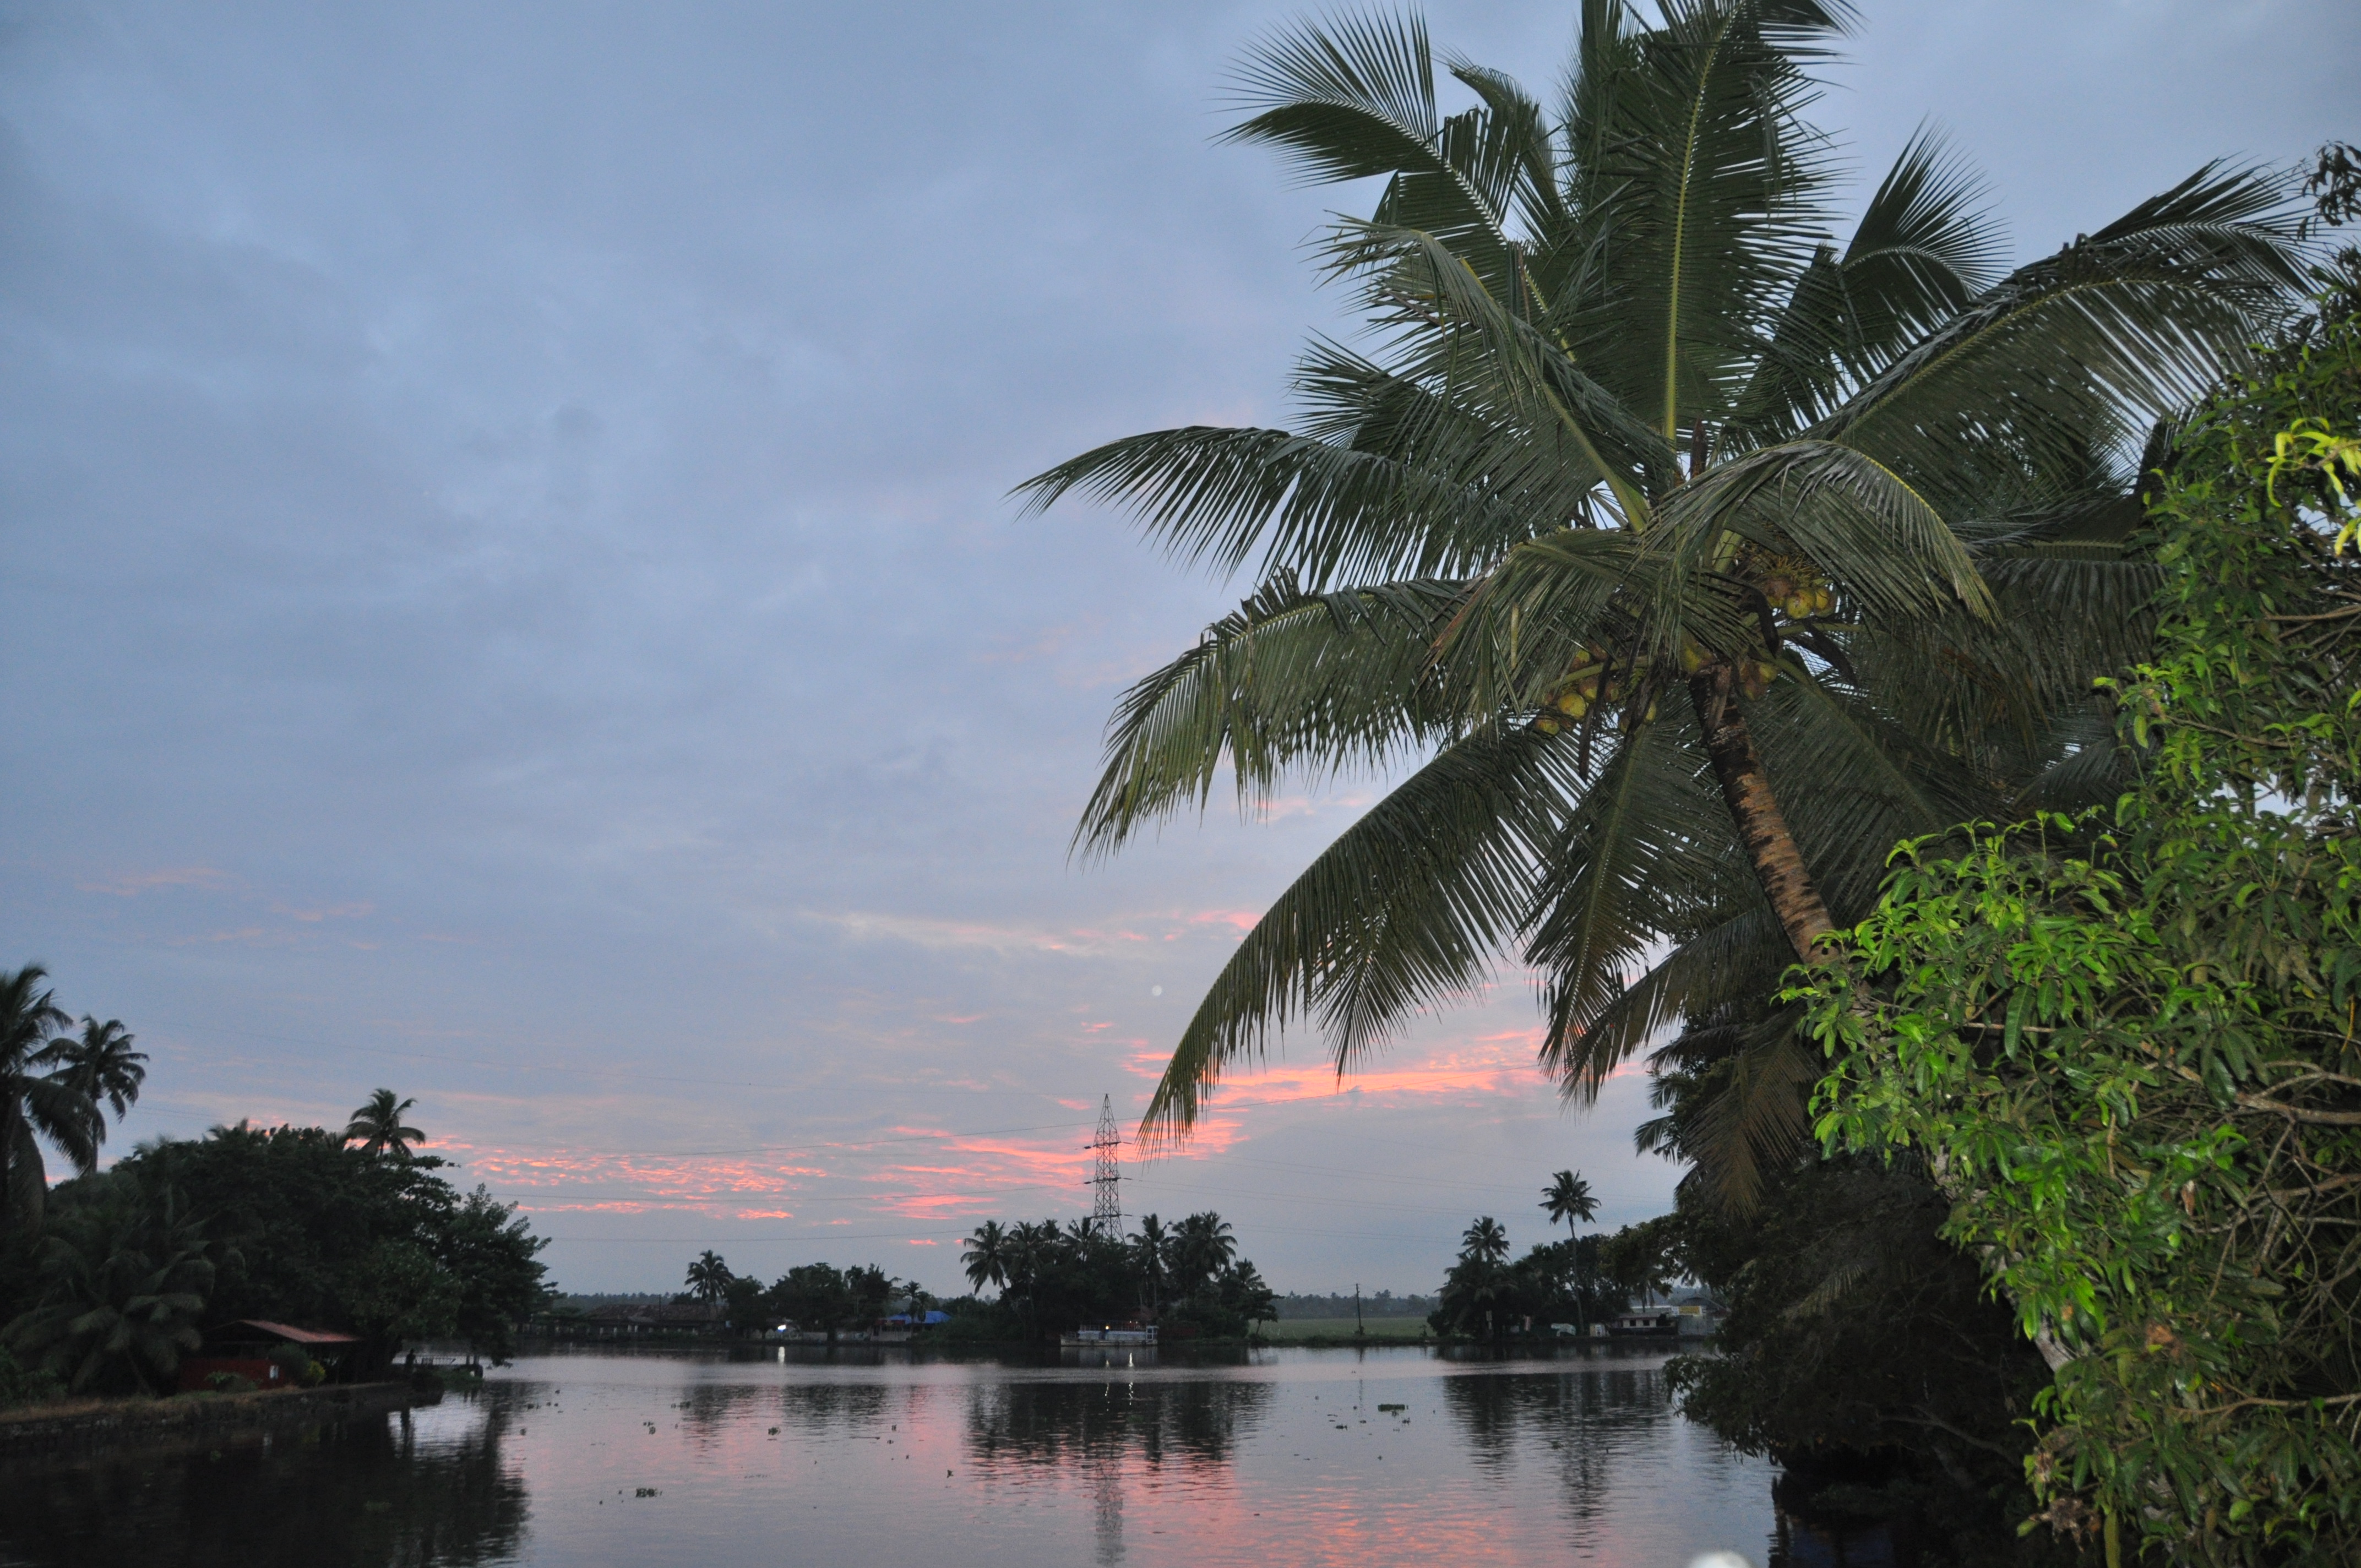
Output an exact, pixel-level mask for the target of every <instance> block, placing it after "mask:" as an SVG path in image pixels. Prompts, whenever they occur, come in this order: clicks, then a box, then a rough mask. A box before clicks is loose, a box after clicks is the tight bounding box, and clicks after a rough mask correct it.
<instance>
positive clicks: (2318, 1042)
mask: <svg viewBox="0 0 2361 1568" xmlns="http://www.w3.org/2000/svg"><path fill="white" fill-rule="evenodd" d="M2356 428H2361V324H2356V321H2355V320H2354V319H2353V318H2352V317H2351V316H2350V315H2349V314H2345V315H2337V314H2333V313H2332V314H2331V315H2330V316H2329V317H2328V318H2327V319H2326V320H2324V321H2323V322H2321V323H2317V324H2316V325H2315V326H2313V327H2312V328H2311V329H2309V330H2306V331H2303V332H2301V333H2298V334H2294V335H2293V336H2291V337H2290V339H2289V341H2288V343H2287V345H2286V346H2284V347H2283V348H2281V349H2279V350H2278V351H2276V352H2274V353H2272V354H2270V355H2268V356H2266V357H2265V358H2264V359H2263V361H2262V362H2261V363H2260V364H2259V365H2258V366H2257V368H2256V369H2255V370H2254V371H2253V372H2252V373H2250V374H2246V375H2241V376H2239V377H2237V378H2235V380H2234V381H2233V382H2232V384H2231V385H2230V386H2229V388H2228V389H2227V390H2225V391H2224V393H2223V394H2221V395H2220V396H2218V397H2217V398H2215V399H2214V400H2213V401H2212V402H2211V403H2210V404H2209V405H2208V406H2207V407H2206V408H2205V409H2204V410H2203V411H2202V413H2201V414H2200V415H2199V416H2198V417H2197V418H2196V419H2195V420H2194V421H2193V422H2191V424H2190V425H2189V426H2188V427H2187V428H2186V429H2184V430H2183V431H2182V432H2181V433H2180V435H2179V438H2178V441H2177V443H2176V451H2175V452H2174V454H2173V455H2172V457H2171V460H2170V462H2169V464H2168V465H2167V466H2165V468H2164V474H2163V483H2162V487H2161V488H2160V490H2159V491H2158V494H2157V495H2156V497H2155V498H2154V500H2153V503H2152V506H2151V519H2152V523H2153V543H2154V550H2155V554H2156V558H2157V560H2158V564H2159V565H2161V566H2162V567H2163V568H2164V569H2165V571H2166V573H2167V577H2166V587H2165V589H2164V591H2163V593H2162V595H2161V597H2160V598H2159V601H2158V610H2159V620H2158V630H2157V647H2156V654H2155V657H2154V658H2153V659H2152V660H2151V661H2150V662H2147V663H2143V664H2141V665H2139V666H2137V667H2136V669H2135V670H2134V671H2133V672H2132V674H2130V676H2129V677H2128V678H2127V679H2125V681H2123V682H2122V683H2121V685H2119V687H2118V689H2117V696H2118V699H2119V713H2118V721H2119V725H2120V729H2121V732H2122V740H2123V741H2124V742H2125V745H2126V746H2127V747H2128V748H2130V749H2131V751H2132V752H2133V754H2134V755H2135V756H2136V761H2137V766H2138V769H2139V783H2138V787H2136V788H2135V789H2132V790H2131V791H2129V792H2128V793H2126V794H2125V795H2123V796H2122V798H2121V799H2120V800H2119V801H2118V802H2117V803H2116V805H2115V806H2114V809H2113V810H2112V811H2110V812H2102V813H2094V814H2084V815H2058V814H2047V815H2044V816H2041V817H2038V818H2037V819H2034V820H2031V821H2028V822H2026V823H2024V824H2022V825H2019V826H2016V827H2013V828H2004V829H1982V830H1979V831H1977V832H1976V833H1974V834H1973V835H1972V837H1971V840H1970V841H1969V842H1968V843H1967V845H1966V847H1965V849H1964V850H1960V849H1957V848H1938V847H1937V846H1934V845H1930V844H1925V843H1921V844H1915V845H1912V846H1909V847H1907V848H1906V849H1905V851H1904V852H1903V853H1902V854H1901V856H1900V857H1899V859H1898V865H1897V869H1896V870H1895V872H1894V874H1893V876H1892V878H1891V880H1890V882H1889V883H1888V887H1887V891H1886V893H1885V895H1884V897H1883V900H1882V902H1881V903H1880V904H1879V905H1878V906H1877V908H1876V910H1875V911H1874V913H1873V914H1872V916H1870V917H1869V918H1868V919H1867V920H1865V921H1864V922H1862V923H1861V926H1860V927H1858V929H1857V930H1855V931H1854V932H1853V933H1851V934H1850V937H1849V938H1847V940H1846V942H1845V944H1844V952H1845V955H1846V958H1847V960H1848V961H1847V962H1846V963H1844V964H1842V965H1839V966H1836V967H1833V968H1831V969H1830V970H1828V971H1827V972H1826V973H1824V974H1822V975H1820V976H1818V977H1817V978H1816V979H1814V980H1812V981H1810V982H1809V983H1803V984H1799V985H1798V986H1797V988H1796V989H1795V991H1794V992H1791V995H1792V996H1793V997H1794V998H1795V999H1796V1000H1799V1001H1801V1002H1802V1003H1805V1004H1806V1006H1807V1008H1808V1011H1809V1018H1810V1023H1811V1027H1812V1029H1813V1030H1814V1031H1815V1033H1816V1034H1817V1037H1818V1038H1819V1039H1820V1040H1821V1042H1822V1043H1823V1044H1824V1046H1825V1047H1826V1048H1827V1049H1828V1052H1829V1054H1830V1056H1831V1058H1832V1064H1831V1067H1830V1069H1829V1073H1828V1078H1827V1080H1826V1081H1825V1082H1824V1083H1823V1085H1822V1087H1821V1095H1822V1102H1821V1103H1822V1109H1823V1115H1822V1118H1821V1121H1820V1123H1819V1131H1820V1133H1821V1135H1822V1136H1823V1137H1824V1138H1825V1139H1826V1140H1827V1141H1828V1144H1829V1145H1830V1146H1832V1147H1848V1148H1855V1149H1861V1150H1872V1151H1873V1150H1900V1149H1907V1150H1912V1151H1916V1154H1917V1155H1918V1156H1919V1157H1923V1158H1924V1160H1925V1161H1926V1164H1927V1168H1928V1169H1929V1170H1930V1171H1931V1172H1932V1173H1933V1174H1934V1175H1935V1177H1936V1179H1937V1180H1938V1183H1939V1184H1940V1185H1941V1187H1942V1189H1943V1190H1944V1192H1945V1194H1946V1195H1947V1196H1948V1197H1949V1199H1950V1200H1951V1201H1952V1210H1951V1214H1950V1218H1949V1224H1948V1226H1947V1234H1949V1235H1950V1236H1951V1237H1952V1238H1954V1239H1955V1240H1957V1241H1958V1242H1959V1243H1960V1244H1961V1245H1964V1246H1966V1247H1968V1248H1970V1249H1971V1250H1972V1251H1973V1252H1974V1253H1975V1255H1977V1256H1979V1257H1980V1258H1981V1260H1982V1266H1983V1267H1984V1269H1985V1272H1986V1274H1987V1275H1988V1277H1990V1279H1991V1280H1992V1281H1993V1284H1994V1285H1995V1286H1996V1287H1997V1288H2000V1289H2001V1290H2003V1291H2004V1293H2005V1295H2006V1298H2007V1299H2008V1300H2009V1301H2010V1302H2011V1303H2012V1305H2013V1306H2014V1308H2015V1312H2016V1314H2017V1316H2018V1318H2019V1321H2020V1322H2021V1324H2022V1326H2023V1328H2024V1329H2025V1331H2026V1332H2027V1333H2028V1334H2031V1335H2034V1336H2036V1339H2037V1343H2039V1344H2040V1345H2041V1346H2042V1347H2043V1350H2044V1353H2045V1354H2046V1355H2048V1358H2049V1360H2050V1361H2051V1363H2052V1365H2054V1366H2055V1367H2056V1382H2055V1386H2054V1387H2053V1388H2052V1389H2051V1390H2049V1391H2048V1393H2047V1394H2046V1395H2045V1397H2044V1398H2043V1400H2042V1404H2041V1416H2042V1420H2043V1431H2044V1435H2043V1438H2042V1442H2041V1446H2040V1449H2039V1452H2038V1453H2037V1454H2036V1455H2035V1457H2034V1459H2033V1460H2032V1462H2031V1464H2030V1467H2029V1474H2030V1475H2031V1478H2032V1481H2033V1483H2034V1485H2035V1487H2036V1489H2037V1492H2038V1493H2039V1495H2040V1496H2041V1497H2042V1498H2043V1500H2044V1502H2045V1503H2046V1505H2047V1508H2046V1510H2045V1511H2046V1517H2047V1518H2048V1520H2049V1521H2050V1522H2051V1523H2053V1524H2055V1525H2057V1526H2059V1527H2060V1528H2063V1529H2066V1530H2070V1531H2088V1530H2103V1533H2105V1534H2106V1536H2107V1537H2108V1539H2109V1541H2110V1543H2111V1554H2112V1550H2113V1545H2114V1542H2115V1541H2117V1540H2118V1539H2121V1540H2124V1541H2127V1542H2128V1543H2129V1544H2130V1548H2131V1549H2136V1550H2137V1551H2139V1552H2143V1553H2145V1554H2147V1555H2148V1556H2150V1557H2152V1558H2153V1559H2155V1560H2160V1561H2169V1562H2175V1563H2231V1562H2237V1563H2277V1562H2291V1561H2306V1562H2312V1561H2320V1562H2326V1561H2340V1562H2349V1561H2353V1560H2355V1558H2356V1556H2361V1442H2356V1435H2361V1342H2357V1341H2356V1321H2361V1316H2356V1314H2361V1049H2356V1035H2355V1018H2356V1011H2361V836H2356V823H2355V808H2356V795H2361V668H2356V656H2361V558H2356V556H2355V555H2354V554H2352V553H2350V552H2349V551H2347V552H2345V553H2344V554H2339V549H2338V547H2339V545H2340V543H2342V540H2343V536H2344V534H2345V532H2347V531H2348V530H2349V526H2350V523H2351V521H2352V516H2353V508H2352V498H2351V494H2350V489H2349V487H2345V486H2344V485H2343V482H2342V480H2341V479H2340V478H2339V477H2338V476H2337V475H2336V472H2335V468H2334V465H2333V464H2332V463H2331V462H2328V461H2325V460H2323V461H2312V459H2311V458H2310V457H2308V456H2306V454H2308V453H2311V452H2312V450H2313V449H2312V447H2311V446H2310V445H2307V444H2305V442H2306V441H2309V439H2310V437H2311V436H2312V435H2315V434H2317V435H2324V436H2326V437H2329V438H2334V439H2338V440H2341V439H2349V438H2350V437H2351V435H2352V434H2353V433H2355V432H2356ZM2290 433H2296V434H2297V435H2298V436H2300V437H2301V438H2303V439H2302V440H2300V441H2298V442H2297V443H2294V444H2290V443H2288V442H2284V441H2282V439H2281V438H2282V437H2283V436H2287V435H2289V434H2290ZM2323 450H2326V449H2323ZM2291 453H2292V454H2293V455H2294V459H2293V460H2291V459H2290V454H2291Z"/></svg>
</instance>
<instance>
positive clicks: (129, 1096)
mask: <svg viewBox="0 0 2361 1568" xmlns="http://www.w3.org/2000/svg"><path fill="white" fill-rule="evenodd" d="M133 1037H134V1036H132V1033H131V1031H130V1030H128V1029H126V1028H125V1027H124V1026H123V1025H122V1023H121V1021H120V1020H118V1019H114V1018H109V1019H108V1020H107V1021H106V1022H105V1023H104V1024H102V1023H100V1022H99V1021H98V1020H97V1019H95V1018H93V1017H92V1016H91V1015H90V1014H87V1013H85V1014H82V1033H81V1034H80V1035H65V1036H59V1037H58V1038H57V1039H54V1040H51V1041H50V1042H49V1045H48V1046H47V1047H44V1048H43V1050H42V1051H41V1054H40V1056H39V1058H38V1059H39V1060H40V1061H42V1062H44V1063H48V1064H54V1066H55V1068H56V1070H55V1071H54V1072H52V1073H51V1074H50V1076H51V1077H53V1078H58V1079H61V1080H64V1081H65V1082H66V1083H67V1084H68V1085H70V1086H71V1088H72V1089H73V1090H74V1091H75V1092H76V1093H78V1094H80V1095H82V1097H83V1098H84V1099H86V1100H88V1101H90V1102H91V1103H93V1105H95V1104H97V1103H98V1102H101V1101H104V1102H106V1103H107V1104H109V1105H112V1106H113V1107H115V1120H116V1121H118V1122H120V1121H121V1120H123V1118H124V1117H125V1116H126V1115H127V1114H129V1113H130V1110H131V1107H132V1105H133V1104H134V1103H135V1102H137V1100H138V1098H139V1086H140V1085H141V1084H143V1083H145V1082H147V1080H148V1067H147V1062H148V1053H147V1052H145V1051H135V1050H133V1049H132V1048H131V1042H132V1039H133ZM105 1135H106V1129H105V1124H104V1122H102V1123H101V1124H100V1126H99V1136H100V1137H101V1138H104V1137H105Z"/></svg>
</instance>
